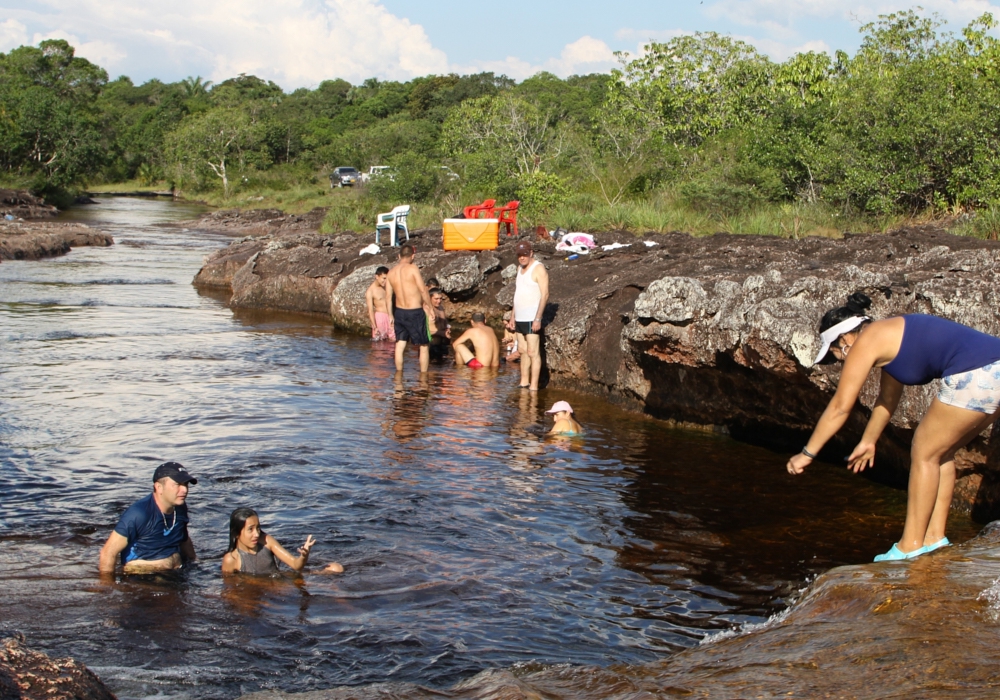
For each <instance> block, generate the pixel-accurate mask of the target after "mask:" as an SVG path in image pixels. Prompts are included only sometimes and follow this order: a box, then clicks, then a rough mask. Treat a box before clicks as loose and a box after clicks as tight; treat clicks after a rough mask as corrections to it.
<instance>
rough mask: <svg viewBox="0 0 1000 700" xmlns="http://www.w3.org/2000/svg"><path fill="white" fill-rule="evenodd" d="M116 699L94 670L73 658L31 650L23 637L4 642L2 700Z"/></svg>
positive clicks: (0, 672)
mask: <svg viewBox="0 0 1000 700" xmlns="http://www.w3.org/2000/svg"><path fill="white" fill-rule="evenodd" d="M43 698H44V699H46V700H115V695H114V693H112V692H111V691H110V690H108V688H107V686H105V685H104V683H102V682H101V679H100V678H98V677H97V676H96V675H95V674H94V672H93V671H91V670H90V669H88V668H87V667H86V666H84V665H83V664H81V663H79V662H78V661H74V660H73V659H53V658H50V657H48V656H46V655H45V654H42V653H41V652H37V651H34V650H32V649H29V648H28V647H27V646H25V644H24V638H23V637H20V636H18V637H8V638H7V639H4V640H3V641H0V700H22V699H23V700H42V699H43Z"/></svg>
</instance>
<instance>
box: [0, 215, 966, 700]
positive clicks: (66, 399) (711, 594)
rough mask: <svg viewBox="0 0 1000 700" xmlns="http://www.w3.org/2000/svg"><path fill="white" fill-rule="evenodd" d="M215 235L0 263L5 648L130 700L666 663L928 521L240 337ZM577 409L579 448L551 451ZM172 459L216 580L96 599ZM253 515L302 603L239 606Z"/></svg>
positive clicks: (473, 393)
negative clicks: (241, 514) (108, 557)
mask: <svg viewBox="0 0 1000 700" xmlns="http://www.w3.org/2000/svg"><path fill="white" fill-rule="evenodd" d="M197 213H198V210H197V208H195V207H192V206H185V205H178V204H175V203H172V202H165V201H147V200H138V199H126V198H118V199H102V200H101V201H100V203H99V204H97V205H94V206H91V207H87V208H81V209H78V210H75V211H73V212H71V213H70V215H69V218H73V219H76V220H84V221H86V222H88V223H91V224H92V225H95V226H97V227H99V228H102V229H103V230H106V231H108V232H110V233H112V234H113V235H114V236H115V241H116V245H115V246H114V247H112V248H80V249H76V250H74V251H73V252H71V253H70V254H69V255H67V256H65V257H62V258H57V259H52V260H47V261H41V262H4V263H2V264H0V386H2V389H3V390H2V392H0V505H2V508H0V586H2V589H3V591H4V595H3V596H2V597H0V633H10V632H13V631H21V632H23V633H24V634H25V635H26V636H27V640H28V643H29V644H30V645H32V646H34V647H36V648H39V649H41V650H44V651H47V652H49V653H51V654H54V655H72V656H74V657H75V658H77V659H79V660H80V661H82V662H84V663H86V664H87V665H88V666H90V667H91V668H93V669H94V670H95V671H96V672H97V673H98V674H99V675H100V676H101V677H102V678H103V679H104V680H105V681H106V682H107V683H108V684H109V685H110V686H111V687H112V688H113V689H114V690H115V691H116V692H117V693H118V694H119V697H122V698H145V697H161V698H162V697H184V698H232V697H235V696H238V695H239V694H240V693H241V692H250V691H253V690H258V689H261V688H271V687H274V688H281V689H285V690H308V689H315V688H325V687H330V686H333V685H342V684H347V685H353V684H361V683H371V682H378V681H411V682H417V683H421V684H423V685H427V686H430V687H437V688H443V687H448V686H450V685H452V684H454V683H455V682H457V681H460V680H462V679H465V678H467V677H469V676H471V675H473V674H475V673H476V672H478V671H481V670H483V669H486V668H507V669H510V668H514V669H535V668H539V667H540V666H544V665H549V664H561V663H569V664H574V665H579V664H585V665H596V666H608V665H610V664H616V663H626V664H637V663H644V662H650V661H654V660H657V659H662V658H664V657H666V656H669V655H670V654H672V653H673V652H675V651H677V650H680V649H682V648H685V647H690V646H693V645H696V644H698V643H699V641H700V640H702V639H703V638H704V637H705V636H706V635H708V634H710V633H712V632H715V631H719V630H724V629H729V628H732V627H734V626H739V625H741V624H744V623H746V622H760V621H763V620H765V619H766V618H767V617H768V616H769V615H772V614H773V613H775V612H776V611H778V610H781V609H782V608H783V607H784V606H785V604H786V603H787V601H788V599H789V597H790V596H793V595H794V594H795V592H796V591H798V590H800V589H801V588H802V586H803V585H804V584H805V583H806V582H807V581H808V580H809V579H810V578H811V577H812V576H813V575H815V574H816V573H819V572H822V571H824V570H826V569H829V568H830V567H832V566H835V565H838V564H845V563H861V562H865V561H870V560H871V557H872V555H874V554H876V553H877V552H880V551H884V550H885V549H887V548H888V546H889V545H890V544H891V543H892V542H893V541H894V539H895V538H896V537H897V536H898V534H899V532H900V530H901V527H902V518H903V514H904V512H903V508H904V505H905V504H904V494H902V493H900V492H897V491H893V490H890V489H887V488H885V487H881V486H877V485H874V484H872V483H870V482H868V481H866V480H865V479H863V478H859V477H853V476H850V475H848V474H846V473H844V470H843V469H842V468H838V467H836V466H832V465H816V466H815V467H814V468H813V469H812V470H811V472H810V473H808V474H807V475H806V476H805V477H802V478H799V479H792V478H791V477H789V476H788V475H787V474H786V473H785V470H784V461H785V459H786V458H787V455H782V454H776V453H772V452H768V451H765V450H761V449H757V448H753V447H748V446H746V445H743V444H739V443H736V442H734V441H731V440H730V439H728V438H726V437H723V436H718V435H712V434H708V433H699V432H690V431H681V430H675V429H670V428H667V427H664V426H663V425H662V424H660V423H657V422H656V421H654V420H651V419H646V418H644V417H642V416H638V415H635V414H632V413H627V412H624V411H621V410H618V409H616V408H614V407H612V406H610V405H607V404H605V403H602V402H600V401H598V400H596V399H593V398H589V397H587V396H583V395H577V394H573V393H570V392H567V391H561V390H555V389H549V390H543V391H542V392H540V395H538V396H533V395H529V394H528V393H527V392H522V391H519V390H518V389H517V388H516V385H517V383H518V376H517V374H516V372H512V371H507V370H503V369H501V371H500V372H499V374H498V375H497V376H490V375H488V374H485V373H478V374H474V373H472V372H471V371H469V370H466V369H464V368H462V369H456V368H454V367H452V366H432V369H431V372H430V373H429V374H428V375H427V376H426V377H425V378H423V379H421V377H420V375H419V374H418V373H417V372H416V371H415V362H416V358H415V356H414V357H410V358H408V362H409V367H408V370H407V371H406V372H405V373H404V375H403V376H402V377H397V376H395V372H394V369H393V364H392V357H391V348H389V347H383V346H380V345H373V344H372V343H371V342H369V341H368V340H365V339H362V338H357V337H353V336H348V335H343V334H340V333H338V332H335V331H333V330H332V328H331V326H330V325H329V323H327V322H326V321H324V320H323V319H321V318H308V317H295V316H280V315H274V314H246V313H235V314H234V313H233V312H231V311H230V310H229V309H228V308H227V307H226V306H225V299H224V298H218V297H213V296H204V295H199V293H198V292H197V291H196V290H195V289H194V288H193V287H192V286H191V279H192V277H193V276H194V274H195V272H197V270H198V268H199V267H200V265H201V261H202V259H203V257H204V256H205V255H206V254H207V253H210V252H211V251H212V250H214V249H215V248H217V247H219V246H222V245H225V244H226V243H227V242H228V240H227V239H225V238H223V237H220V236H217V235H213V234H207V233H204V232H198V231H193V230H187V229H184V228H181V227H178V226H167V225H164V224H165V223H167V222H171V221H177V220H181V219H189V218H192V217H193V216H195V215H196V214H197ZM554 295H555V296H558V290H554ZM515 369H516V368H515ZM558 399H568V400H570V401H571V403H572V404H573V405H574V407H575V408H576V410H577V415H578V416H579V418H580V420H581V422H582V423H583V424H584V426H585V427H586V428H587V432H586V436H585V437H584V438H581V439H574V440H568V441H552V440H546V439H545V438H544V437H543V436H542V433H543V431H544V426H545V418H546V416H545V414H544V411H545V409H546V408H548V406H549V405H551V403H552V402H553V401H555V400H558ZM167 460H176V461H180V462H182V463H183V464H185V465H186V466H187V468H188V469H189V470H190V471H191V472H192V473H193V474H194V475H195V476H197V477H198V478H199V483H198V485H197V486H195V487H193V488H192V490H191V494H190V496H189V499H188V503H189V507H190V510H191V518H192V526H191V535H192V539H193V541H194V544H195V547H196V549H197V551H198V554H199V557H200V561H199V562H198V563H197V564H196V565H194V566H193V567H191V568H190V569H189V570H187V571H185V572H183V573H181V574H179V575H177V576H165V577H161V578H157V579H152V580H149V579H145V578H142V577H125V578H119V579H118V580H117V582H116V583H115V584H113V585H108V584H105V583H102V582H101V581H100V580H99V579H98V577H97V576H96V564H97V555H98V550H99V549H100V546H101V544H102V543H103V541H104V539H105V538H106V537H107V534H108V533H109V532H110V530H111V528H112V527H113V526H114V524H115V522H116V521H117V519H118V517H119V516H120V515H121V513H122V512H123V510H124V509H125V508H126V507H127V506H128V505H129V504H130V503H131V502H133V501H134V500H136V499H138V498H140V497H142V496H143V495H145V494H146V493H147V492H148V491H149V489H150V479H151V474H152V471H153V469H154V468H155V466H156V465H157V464H159V463H160V462H163V461H167ZM238 506H251V507H254V508H256V509H257V510H258V511H259V512H260V514H261V518H262V521H263V524H264V526H265V528H266V529H267V531H268V532H269V533H270V534H272V535H273V536H275V537H276V538H277V539H278V540H279V541H280V542H282V543H283V544H284V545H285V546H286V548H289V549H293V548H294V547H297V546H298V545H299V544H301V542H302V541H303V540H304V539H305V537H306V536H307V535H310V534H311V535H313V536H315V538H316V539H317V541H318V544H317V545H316V547H315V548H314V549H313V555H312V558H311V562H310V566H309V567H308V569H307V573H306V575H305V576H304V578H302V579H300V580H296V579H294V578H291V577H282V578H280V579H277V580H268V581H263V582H261V581H248V580H237V581H232V582H230V581H226V582H223V580H222V579H221V578H220V576H219V563H220V559H221V556H222V554H223V551H224V549H225V547H226V542H227V534H228V533H227V529H228V515H229V512H230V511H231V510H232V509H234V508H236V507H238ZM975 531H976V528H975V526H973V525H972V524H971V523H969V522H968V521H963V520H961V519H959V518H955V519H953V523H952V527H951V530H950V532H949V534H950V535H951V537H952V539H953V540H959V541H960V540H962V539H964V538H966V537H968V536H970V535H971V534H973V533H974V532H975ZM329 561H339V562H341V563H342V564H343V565H344V567H345V569H346V570H345V572H344V573H343V574H342V575H339V576H326V575H322V574H320V573H318V570H319V569H320V568H321V567H322V565H323V564H324V563H326V562H329Z"/></svg>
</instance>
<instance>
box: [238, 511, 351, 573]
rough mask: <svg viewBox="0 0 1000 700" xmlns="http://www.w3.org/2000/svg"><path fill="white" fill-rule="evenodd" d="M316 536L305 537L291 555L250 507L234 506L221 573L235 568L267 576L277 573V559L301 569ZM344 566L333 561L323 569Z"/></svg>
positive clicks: (341, 567)
mask: <svg viewBox="0 0 1000 700" xmlns="http://www.w3.org/2000/svg"><path fill="white" fill-rule="evenodd" d="M314 544H316V540H314V539H313V537H312V535H309V536H308V537H306V541H305V544H303V545H302V546H301V547H299V555H298V556H297V557H295V556H292V555H291V554H290V553H289V552H288V550H286V549H285V548H284V547H282V546H281V545H280V544H278V541H277V540H276V539H274V538H273V537H271V536H270V535H268V534H267V533H265V532H264V531H263V530H261V528H260V517H259V516H258V515H257V513H256V512H255V511H253V510H251V509H250V508H237V509H236V510H234V511H233V512H232V514H231V515H230V516H229V549H228V550H227V551H226V553H225V554H224V555H223V557H222V573H223V574H234V573H237V572H240V573H244V574H253V575H256V576H261V575H263V576H267V575H270V574H276V573H278V562H277V561H276V560H281V562H283V563H284V564H286V565H288V566H289V567H291V569H292V570H293V571H302V569H303V568H305V565H306V563H307V562H308V561H309V552H310V551H311V550H312V548H313V545H314ZM343 570H344V567H343V566H341V565H340V564H337V563H336V562H334V563H333V564H329V565H327V567H326V568H325V569H323V571H324V572H328V573H340V572H341V571H343Z"/></svg>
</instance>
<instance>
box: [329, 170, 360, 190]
mask: <svg viewBox="0 0 1000 700" xmlns="http://www.w3.org/2000/svg"><path fill="white" fill-rule="evenodd" d="M360 176H361V173H359V172H358V169H357V168H350V167H347V166H341V167H339V168H334V169H333V172H332V173H330V187H354V185H356V184H358V179H359V178H360Z"/></svg>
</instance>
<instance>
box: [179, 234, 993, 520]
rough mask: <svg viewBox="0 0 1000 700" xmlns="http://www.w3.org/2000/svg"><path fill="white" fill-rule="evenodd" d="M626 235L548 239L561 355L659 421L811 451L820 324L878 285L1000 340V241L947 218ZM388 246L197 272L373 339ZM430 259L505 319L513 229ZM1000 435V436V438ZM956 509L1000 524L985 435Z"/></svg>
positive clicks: (883, 467)
mask: <svg viewBox="0 0 1000 700" xmlns="http://www.w3.org/2000/svg"><path fill="white" fill-rule="evenodd" d="M598 238H599V239H600V240H599V242H600V243H602V244H605V245H607V244H610V243H614V242H619V243H621V244H622V245H623V247H618V248H616V249H614V250H609V251H602V250H600V249H598V251H597V252H594V253H592V254H590V255H586V256H580V257H579V259H577V260H574V261H569V260H567V259H565V258H564V256H563V255H562V254H559V255H556V253H555V249H554V245H553V244H552V243H551V242H549V241H545V242H541V243H539V244H538V245H536V251H537V257H539V258H540V259H541V260H542V261H543V262H545V263H546V265H547V266H548V268H549V276H550V289H551V298H550V302H549V305H548V307H547V309H546V312H545V324H546V331H545V355H546V366H547V370H548V379H549V382H550V384H552V385H554V386H571V387H573V388H576V389H580V388H585V389H589V390H591V391H595V392H599V393H601V394H603V395H605V396H607V397H608V398H610V399H611V400H615V401H620V402H623V403H625V404H627V405H630V406H633V407H635V408H637V409H640V410H643V411H646V412H648V413H650V414H652V415H655V416H657V417H660V418H663V419H668V420H672V421H677V422H681V423H697V424H701V425H713V426H717V427H719V428H722V429H725V430H728V431H729V432H731V433H732V434H733V435H734V436H736V437H738V438H742V439H747V440H752V441H755V442H760V443H765V444H770V445H773V446H776V447H782V448H787V447H790V446H795V447H796V449H797V447H798V446H801V444H802V440H803V439H804V437H805V435H806V434H807V432H808V431H809V430H810V429H811V428H812V426H813V425H814V423H815V421H816V420H817V419H818V417H819V415H820V413H821V412H822V410H823V408H824V407H825V405H826V403H827V401H828V400H829V398H830V396H831V395H832V392H833V390H834V389H835V387H836V382H837V377H838V372H839V368H838V367H837V366H817V367H813V366H811V362H812V359H813V356H814V355H815V353H816V351H817V350H818V344H819V339H818V334H817V326H818V322H819V319H820V317H821V316H822V314H823V313H824V312H825V311H826V310H827V309H829V308H831V307H834V306H839V305H841V304H843V303H844V301H845V299H846V297H847V296H848V294H850V293H851V292H853V291H855V290H859V289H860V290H864V291H865V292H867V293H868V294H869V296H871V297H872V299H873V300H874V302H875V304H874V308H873V309H872V313H873V315H874V316H875V317H884V316H888V315H892V314H900V313H932V314H938V315H941V316H945V317H948V318H952V319H954V320H956V321H959V322H961V323H965V324H967V325H970V326H973V327H975V328H979V329H980V330H983V331H986V332H988V333H992V334H994V335H1000V318H998V317H997V315H996V313H995V309H996V308H997V307H998V303H997V302H998V294H1000V292H998V291H997V282H998V275H997V263H998V262H1000V243H998V242H992V241H980V240H975V239H969V238H961V237H956V236H952V235H950V234H948V233H946V232H944V231H941V230H936V229H908V230H903V231H897V232H895V233H891V234H886V235H847V236H845V238H844V239H843V240H833V239H826V238H808V239H804V240H790V239H782V238H772V237H762V236H733V235H726V234H718V235H715V236H709V237H704V238H695V237H691V236H687V235H684V234H669V235H659V234H647V235H646V236H644V237H641V238H638V237H634V236H631V235H629V234H625V233H621V234H608V235H602V236H598ZM370 241H371V238H370V237H369V236H364V237H359V236H355V235H353V234H341V235H337V236H328V237H324V236H320V235H318V234H308V233H288V234H278V235H272V236H268V237H261V238H254V239H249V240H242V241H239V242H236V243H234V244H233V245H231V246H229V248H226V249H224V250H222V251H219V252H218V253H216V254H215V255H214V256H212V257H211V258H210V259H209V260H208V261H207V262H206V265H205V267H203V268H202V270H201V271H200V272H199V273H198V276H197V277H196V278H195V284H197V285H204V286H215V287H227V286H228V287H230V288H231V289H232V292H233V298H232V305H233V306H235V307H249V308H276V309H284V310H292V311H296V310H297V311H308V312H314V313H315V312H325V313H329V314H330V315H331V317H332V319H333V322H334V324H335V325H337V326H338V327H341V328H345V329H350V330H352V331H357V332H363V333H366V332H367V330H368V320H367V314H366V312H365V307H364V291H365V289H366V288H367V285H368V283H370V280H371V278H372V274H373V272H374V268H375V266H377V265H379V264H384V265H391V264H392V263H393V262H394V257H395V255H394V251H393V250H392V249H389V248H383V249H382V251H380V252H379V253H378V254H377V255H373V256H372V255H359V251H360V250H361V249H362V248H363V247H365V246H366V245H368V244H369V243H370ZM413 242H414V243H415V244H416V247H417V251H418V253H417V258H416V261H417V264H418V265H419V266H420V267H421V269H422V272H423V275H424V277H425V279H426V278H428V277H431V276H436V277H437V278H438V280H439V282H440V284H441V285H442V287H443V288H444V290H445V291H446V292H447V293H448V295H449V298H450V299H451V304H450V305H449V313H450V315H451V317H452V318H453V319H454V320H456V321H458V322H463V321H466V320H467V319H468V318H469V316H470V315H471V314H472V313H473V312H474V311H483V312H484V313H486V315H487V317H488V318H489V319H490V320H491V321H492V322H493V323H494V324H495V325H497V324H498V321H499V319H500V317H501V315H502V313H503V312H504V311H506V310H507V309H509V308H510V305H511V301H512V299H513V287H514V282H513V275H514V270H515V268H514V267H513V265H514V263H515V256H514V251H513V244H514V242H513V241H512V240H504V241H502V244H501V246H500V247H499V248H498V249H497V250H496V251H484V252H480V253H472V252H445V251H443V250H441V234H440V231H439V230H438V231H433V230H427V231H418V232H414V234H413ZM934 393H935V385H934V384H932V385H928V386H926V387H914V388H910V389H907V390H906V392H905V393H904V398H903V401H902V403H901V405H900V408H899V410H898V411H897V414H896V416H895V417H894V419H893V422H892V426H891V428H890V429H889V430H887V431H886V434H885V436H884V437H883V440H882V443H881V444H880V448H879V449H880V455H879V460H878V465H879V469H880V474H881V476H882V477H883V478H885V479H887V480H895V481H897V482H902V481H903V479H904V477H905V469H906V468H907V464H908V445H909V442H910V439H911V437H912V432H913V429H914V427H915V426H916V424H917V422H919V419H920V417H921V416H922V415H923V412H924V411H925V410H926V407H927V406H928V405H929V402H930V400H931V398H932V396H933V395H934ZM876 394H877V382H876V380H875V379H874V375H873V379H872V380H870V381H869V383H868V385H866V387H865V390H864V392H863V394H862V397H861V401H860V403H859V405H858V407H857V409H856V411H855V412H854V414H853V415H852V417H851V419H850V420H849V422H848V425H847V426H846V428H845V429H844V430H843V431H841V434H840V436H839V437H838V439H837V440H836V441H834V442H833V443H831V445H830V447H829V448H828V450H827V452H826V456H827V457H828V458H831V459H833V460H834V461H836V460H838V459H839V458H840V456H842V455H843V454H844V453H845V452H844V451H845V450H848V449H850V447H851V446H853V444H854V442H856V440H857V439H858V438H859V437H860V434H861V431H862V429H863V426H864V422H865V420H866V418H867V412H868V409H869V408H870V407H871V405H872V403H873V401H874V398H875V396H876ZM995 442H1000V441H995ZM958 461H959V467H960V481H959V486H958V493H957V498H956V504H957V505H958V506H959V507H962V508H973V509H974V510H975V514H976V515H977V516H978V517H981V518H986V517H988V516H992V515H994V514H996V513H997V512H998V510H1000V508H998V506H1000V478H998V475H1000V453H998V454H996V455H995V454H993V452H991V450H990V449H989V440H988V439H987V436H981V437H980V438H978V439H977V440H976V441H974V442H973V443H972V444H971V445H970V446H969V448H967V449H966V450H963V451H962V452H961V453H960V454H959V460H958Z"/></svg>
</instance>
